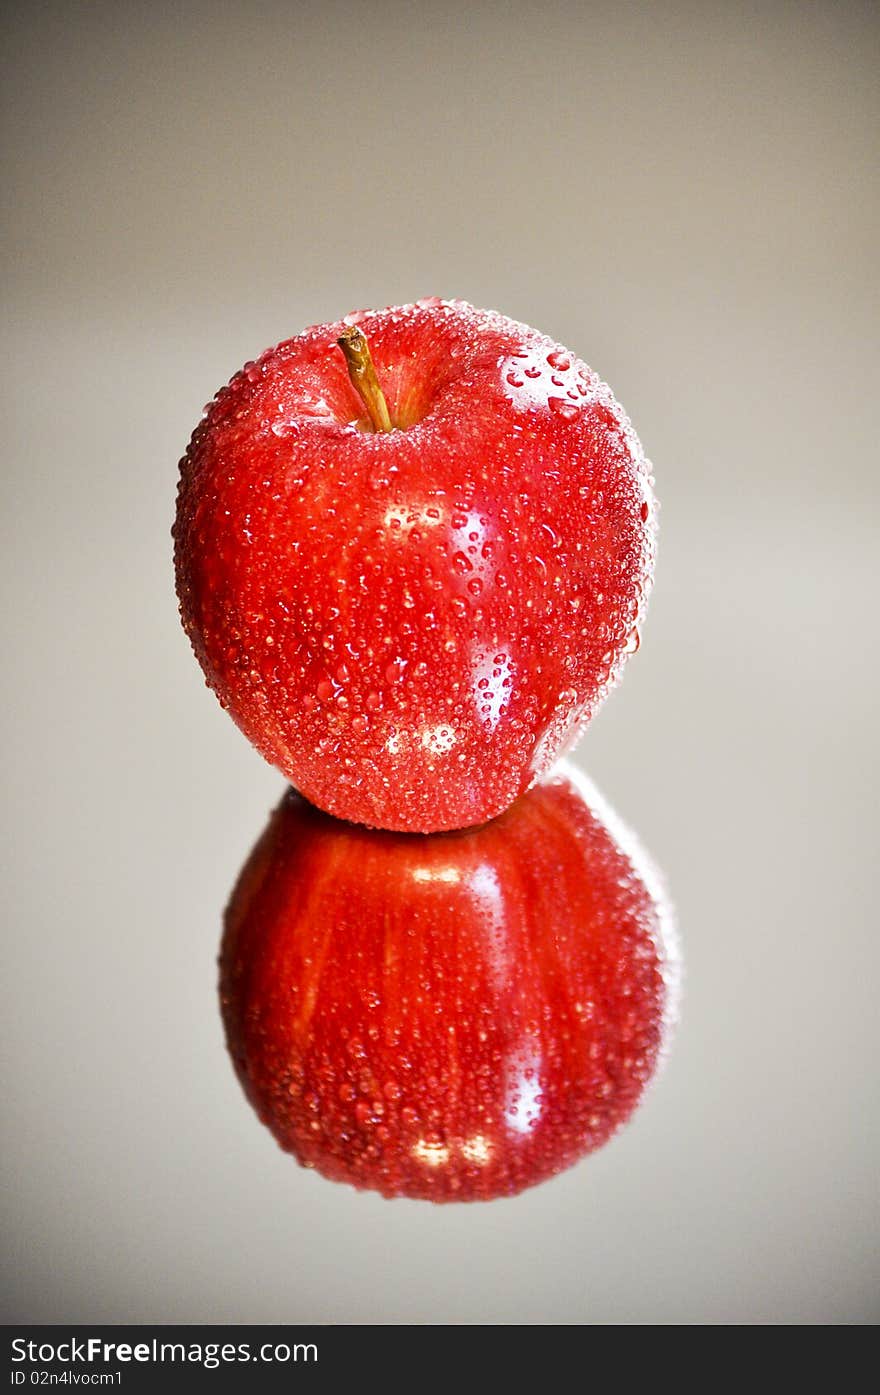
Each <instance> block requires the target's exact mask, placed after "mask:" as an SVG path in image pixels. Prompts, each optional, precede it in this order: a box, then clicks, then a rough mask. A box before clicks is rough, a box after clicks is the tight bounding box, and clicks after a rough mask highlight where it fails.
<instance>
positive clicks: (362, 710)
mask: <svg viewBox="0 0 880 1395" xmlns="http://www.w3.org/2000/svg"><path fill="white" fill-rule="evenodd" d="M340 341H341V342H340ZM367 341H368V342H369V348H371V349H372V354H373V360H372V362H371V360H370V358H369V349H368V348H367ZM340 350H342V351H340ZM346 359H348V371H346ZM373 363H374V364H375V369H373ZM174 531H175V543H176V546H175V555H176V565H177V584H178V593H179V596H180V603H181V614H182V617H183V621H184V624H185V626H186V629H187V631H188V633H189V635H190V638H191V640H192V643H193V646H194V648H195V652H196V654H197V656H198V658H199V660H200V662H201V664H202V666H203V668H204V670H205V673H206V675H207V679H208V682H209V683H210V684H211V686H212V687H213V688H214V690H215V691H216V693H217V695H218V697H219V698H220V701H221V702H222V703H223V705H224V706H225V707H227V708H228V710H229V712H230V713H231V715H232V716H233V717H234V719H235V721H236V722H237V723H238V725H239V726H240V727H241V728H242V730H243V731H244V732H245V733H246V734H247V736H249V737H250V739H251V740H252V741H253V743H254V744H255V745H256V746H257V747H258V748H259V749H260V751H262V753H263V755H265V756H266V758H267V759H268V760H270V761H272V762H273V763H274V764H276V765H277V766H278V767H279V768H280V769H281V770H282V771H283V772H284V774H285V775H286V776H287V778H288V779H290V780H291V781H292V782H293V784H294V785H295V786H296V787H297V789H299V790H301V791H302V793H303V794H304V795H306V797H307V798H308V799H310V800H311V801H312V802H313V803H314V804H317V805H318V806H319V807H320V808H322V809H326V810H327V811H328V812H329V813H332V814H335V815H337V816H338V817H340V818H346V819H352V820H354V821H356V822H358V823H364V824H367V825H370V826H375V827H383V828H393V829H402V830H410V831H420V832H431V831H433V830H436V829H448V828H463V827H466V826H468V825H472V824H477V823H482V822H484V821H485V820H486V819H488V818H491V817H493V816H494V815H495V814H498V813H500V812H501V811H502V810H503V809H505V808H507V807H508V806H509V805H510V804H511V803H512V802H513V800H514V799H515V798H517V796H518V795H520V794H521V793H522V792H523V791H524V790H525V789H527V788H528V786H529V785H530V784H532V783H533V782H534V780H535V779H536V778H537V777H538V776H540V775H541V774H542V773H544V772H545V771H546V770H547V769H549V767H550V765H551V764H552V761H553V760H554V758H555V757H556V756H557V755H558V754H559V752H560V751H561V750H563V749H565V748H567V747H568V746H570V745H571V744H572V743H573V741H574V739H575V737H576V735H577V733H578V731H579V730H580V728H581V726H583V724H584V723H585V722H586V721H587V720H588V719H589V717H590V716H591V714H592V713H593V712H594V711H595V709H596V707H597V706H598V705H599V703H600V702H601V700H602V698H603V697H604V695H605V693H606V692H607V690H608V688H609V687H610V686H611V684H612V682H613V681H614V679H615V678H616V676H617V674H618V672H619V670H620V667H621V665H622V663H623V660H624V657H625V655H626V653H627V652H628V651H630V650H632V649H634V648H635V647H636V644H637V642H638V626H639V624H640V621H641V618H642V615H643V611H644V607H645V602H646V599H647V591H648V588H649V585H650V579H651V574H652V565H653V553H654V503H653V495H652V490H651V483H650V479H649V475H648V468H647V466H646V464H645V460H644V457H643V455H642V451H641V448H640V446H639V443H638V441H637V440H636V437H635V435H634V434H633V431H632V429H631V427H630V425H629V423H628V421H627V418H626V417H625V415H624V413H623V412H622V411H621V409H620V408H619V407H618V405H617V404H616V402H615V401H614V399H613V397H612V396H611V394H610V392H609V391H608V389H607V388H606V387H605V385H604V384H603V383H601V382H600V381H599V380H598V378H597V377H596V375H595V374H594V373H593V372H591V371H590V370H589V369H588V368H586V367H585V366H584V365H583V364H582V363H580V362H579V361H578V360H577V359H576V358H575V357H574V356H573V355H571V354H570V353H568V351H567V350H564V349H562V348H561V347H560V345H558V344H556V343H555V342H554V341H552V340H550V339H547V338H545V337H544V336H543V335H540V334H538V333H537V332H536V331H535V330H532V329H529V328H528V327H527V326H525V325H521V324H516V323H514V322H513V321H511V320H507V319H504V318H503V317H502V316H500V315H495V314H490V313H487V312H484V311H478V310H475V309H473V307H471V306H468V305H465V304H464V303H463V302H461V301H452V302H440V301H426V302H421V303H420V304H418V305H410V306H405V307H403V308H399V309H393V310H385V311H380V312H376V313H370V314H362V315H353V316H348V319H347V321H345V322H342V321H340V322H339V323H336V324H330V325H321V326H318V327H316V328H314V329H310V330H307V331H306V332H305V333H304V334H302V335H300V336H299V337H298V338H296V339H292V340H290V341H288V342H287V343H284V344H281V345H279V346H278V347H277V348H275V349H272V350H270V351H269V352H267V353H266V354H264V355H263V357H262V358H261V359H259V360H258V361H257V362H256V363H252V364H249V365H247V367H246V368H245V369H244V370H243V371H242V372H241V373H239V374H238V375H237V376H236V377H235V378H233V380H232V382H231V383H230V384H229V386H228V387H226V388H224V389H223V390H222V392H220V393H219V394H218V396H217V398H216V399H215V401H214V402H213V403H212V404H211V405H210V407H209V408H208V409H207V414H206V416H205V418H204V420H203V421H202V423H201V424H200V425H199V426H198V427H197V429H196V431H195V433H194V435H193V438H192V441H191V443H190V446H189V450H188V452H187V454H186V456H185V458H184V460H183V461H182V463H181V483H180V491H179V498H178V513H177V522H176V524H175V530H174Z"/></svg>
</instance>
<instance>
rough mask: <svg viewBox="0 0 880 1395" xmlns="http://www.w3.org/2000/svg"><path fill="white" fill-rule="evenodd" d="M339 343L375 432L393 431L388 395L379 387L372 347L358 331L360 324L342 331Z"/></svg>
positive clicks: (360, 331)
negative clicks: (371, 351)
mask: <svg viewBox="0 0 880 1395" xmlns="http://www.w3.org/2000/svg"><path fill="white" fill-rule="evenodd" d="M336 342H337V344H338V345H339V347H340V349H341V350H342V352H343V354H344V355H345V362H346V363H347V365H348V376H349V377H350V378H351V381H352V385H353V387H354V388H355V391H356V392H357V394H358V396H359V397H360V399H361V401H362V402H363V404H364V406H365V407H366V409H367V413H368V415H369V418H370V421H371V422H372V423H373V429H374V430H375V431H391V430H392V424H391V414H390V413H389V411H388V403H387V402H386V401H385V394H384V393H383V391H382V389H381V388H380V386H379V379H378V378H377V377H376V369H375V366H374V364H373V356H372V354H371V353H370V346H369V344H368V343H367V336H366V335H365V334H364V332H363V331H362V330H360V329H358V327H357V325H351V326H350V327H349V328H348V329H344V330H343V331H342V333H341V334H340V336H339V338H338V339H337V341H336Z"/></svg>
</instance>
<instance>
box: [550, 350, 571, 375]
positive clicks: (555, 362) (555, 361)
mask: <svg viewBox="0 0 880 1395" xmlns="http://www.w3.org/2000/svg"><path fill="white" fill-rule="evenodd" d="M547 362H548V363H549V365H550V367H551V368H560V369H561V370H562V372H563V373H564V372H565V371H566V369H568V368H570V367H571V359H570V358H569V356H568V354H566V353H563V352H562V351H561V350H559V349H554V350H553V352H552V354H548V355H547Z"/></svg>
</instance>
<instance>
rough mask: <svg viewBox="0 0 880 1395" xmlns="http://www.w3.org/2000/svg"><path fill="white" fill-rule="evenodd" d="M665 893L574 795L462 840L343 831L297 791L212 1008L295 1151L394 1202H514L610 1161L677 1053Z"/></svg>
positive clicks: (560, 790)
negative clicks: (580, 1164)
mask: <svg viewBox="0 0 880 1395" xmlns="http://www.w3.org/2000/svg"><path fill="white" fill-rule="evenodd" d="M677 965H678V959H677V954H676V951H675V940H674V932H673V929H672V921H671V915H670V911H669V908H668V904H667V902H666V899H665V897H664V895H663V892H662V889H661V888H660V886H659V883H658V879H657V875H656V873H655V872H654V870H653V869H652V867H651V864H650V863H649V862H648V860H647V859H646V857H645V855H644V853H642V852H641V851H640V850H639V848H638V846H637V844H636V843H635V841H634V840H633V838H632V835H631V834H629V833H628V832H626V830H623V829H622V827H621V826H620V825H619V824H618V822H617V820H616V818H615V816H614V815H613V814H611V813H610V811H608V810H607V809H606V807H605V806H604V804H603V802H602V800H601V797H600V796H599V795H598V794H597V792H596V791H595V790H594V789H593V788H592V787H591V786H589V785H588V784H587V782H585V781H584V780H583V777H582V776H578V775H576V774H575V773H574V772H572V771H566V772H564V773H561V774H557V775H554V776H552V777H549V778H547V779H545V780H544V781H543V782H541V783H540V784H539V785H538V786H537V787H536V788H534V789H533V790H531V791H530V792H529V793H528V794H526V795H524V796H523V797H522V798H521V799H520V800H519V801H518V802H517V803H516V804H515V805H514V806H513V807H512V808H511V809H510V810H509V811H508V812H507V813H505V814H503V815H502V816H501V817H500V818H498V819H496V820H495V821H493V822H492V823H490V824H487V825H485V826H484V827H482V828H478V829H470V830H464V831H462V832H459V833H446V834H434V835H431V836H428V837H425V836H421V835H413V834H409V835H407V834H392V833H386V832H378V831H372V830H368V829H365V828H359V827H357V826H355V825H351V824H344V823H341V822H337V821H335V820H333V819H331V818H329V817H327V816H326V815H325V814H322V813H321V812H320V811H318V810H316V809H314V808H313V807H312V806H311V805H309V804H308V803H307V802H306V801H305V800H304V799H302V798H301V797H300V796H299V795H298V794H296V793H295V792H294V791H293V790H289V791H288V793H287V794H286V795H285V797H284V798H283V800H282V801H281V804H280V805H279V807H278V808H277V810H276V811H275V813H274V814H273V815H272V818H271V820H270V822H269V825H268V828H267V829H266V831H265V833H264V834H263V836H262V838H261V839H260V841H259V842H258V843H257V845H256V847H255V848H254V850H253V852H252V853H251V855H250V857H249V859H248V861H247V863H246V864H245V866H244V869H243V870H242V872H241V875H240V877H239V880H238V883H237V886H236V888H235V891H234V892H233V895H232V899H231V901H230V904H229V907H228V909H227V912H226V920H225V932H224V937H223V942H222V948H221V953H220V995H221V1006H222V1013H223V1019H224V1023H225V1029H226V1038H227V1044H228V1047H229V1051H230V1054H231V1057H232V1060H233V1062H234V1065H235V1068H236V1071H237V1073H238V1076H239V1079H240V1081H241V1083H242V1085H243V1087H244V1090H245V1093H246V1094H247V1096H248V1098H249V1099H250V1101H251V1103H252V1105H253V1106H254V1108H255V1110H256V1111H257V1114H258V1115H259V1117H260V1118H261V1120H262V1121H263V1123H265V1124H266V1125H267V1126H268V1127H269V1129H271V1131H272V1133H273V1134H274V1135H275V1138H276V1139H277V1141H278V1143H279V1144H280V1145H281V1146H282V1148H284V1149H286V1150H288V1151H289V1152H291V1153H293V1154H294V1156H295V1157H296V1158H297V1159H298V1160H299V1162H300V1163H302V1164H303V1165H304V1166H306V1167H309V1168H315V1169H317V1170H318V1171H319V1172H321V1173H323V1174H324V1176H325V1177H328V1178H331V1179H333V1180H335V1181H340V1182H348V1183H351V1184H353V1185H354V1186H355V1187H359V1188H371V1189H374V1190H376V1191H379V1192H381V1193H382V1194H383V1195H384V1196H388V1197H396V1196H406V1197H413V1198H422V1199H429V1200H431V1201H438V1202H439V1201H477V1200H490V1199H492V1198H494V1197H500V1196H510V1195H513V1194H514V1193H516V1192H519V1191H521V1190H522V1189H523V1188H525V1187H529V1186H532V1185H533V1184H534V1183H537V1182H540V1181H542V1180H543V1179H545V1178H547V1177H550V1176H551V1175H553V1174H555V1173H558V1172H560V1171H561V1170H562V1169H564V1168H567V1167H568V1166H569V1165H570V1164H572V1163H574V1162H575V1161H576V1160H577V1159H578V1158H580V1157H581V1156H583V1155H584V1154H585V1153H589V1152H591V1151H592V1150H593V1149H595V1148H598V1147H600V1146H601V1145H602V1144H603V1143H605V1142H606V1140H607V1139H608V1138H609V1137H610V1136H611V1134H613V1133H614V1132H615V1130H616V1129H617V1128H618V1127H619V1126H620V1125H621V1124H622V1123H623V1122H624V1121H625V1120H626V1119H627V1118H628V1117H629V1116H630V1114H631V1113H632V1111H633V1109H634V1108H635V1106H636V1104H637V1103H638V1101H639V1098H640V1096H641V1095H642V1092H643V1090H644V1088H645V1085H646V1083H647V1081H648V1080H649V1079H650V1077H651V1076H652V1074H653V1072H654V1071H655V1068H656V1066H657V1064H658V1060H659V1058H660V1055H661V1053H662V1051H663V1049H664V1047H665V1043H666V1039H667V1036H668V1030H669V1027H670V1024H671V1022H672V1019H673V1016H674V1005H675V997H676V984H677V972H678V970H677Z"/></svg>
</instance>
